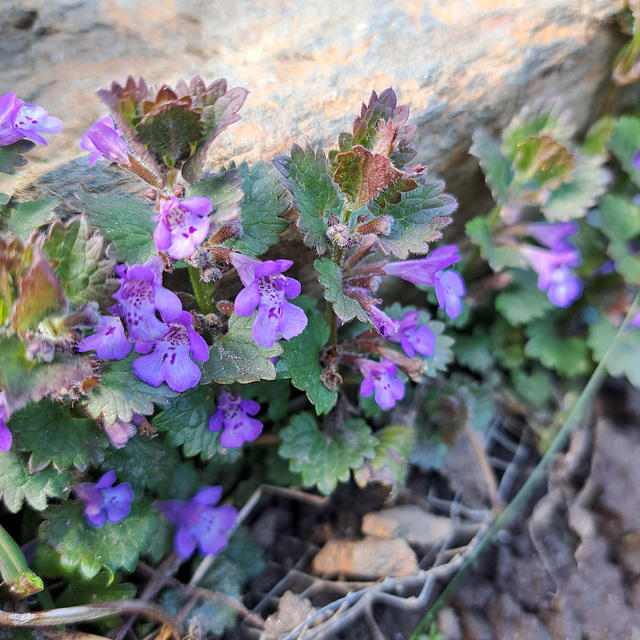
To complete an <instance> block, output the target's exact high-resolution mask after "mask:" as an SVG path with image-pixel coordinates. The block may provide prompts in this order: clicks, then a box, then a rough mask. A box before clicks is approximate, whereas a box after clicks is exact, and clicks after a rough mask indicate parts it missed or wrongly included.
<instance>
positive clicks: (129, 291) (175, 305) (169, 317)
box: [112, 264, 182, 341]
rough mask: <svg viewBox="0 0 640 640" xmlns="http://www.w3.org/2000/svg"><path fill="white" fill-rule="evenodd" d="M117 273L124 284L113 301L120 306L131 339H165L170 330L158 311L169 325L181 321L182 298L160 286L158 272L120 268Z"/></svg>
mask: <svg viewBox="0 0 640 640" xmlns="http://www.w3.org/2000/svg"><path fill="white" fill-rule="evenodd" d="M116 273H117V274H118V275H119V276H120V277H121V278H122V281H121V283H120V289H119V290H118V291H117V292H116V293H114V294H113V297H114V298H115V299H116V300H117V301H118V302H119V303H120V304H119V308H118V311H119V312H121V315H123V316H124V319H125V320H126V322H127V329H128V331H129V339H130V340H143V341H152V340H157V339H158V338H161V337H162V336H163V335H164V334H165V333H167V331H168V327H167V325H166V324H164V322H160V320H158V318H157V317H156V311H159V312H160V313H161V315H162V318H163V320H165V321H166V322H176V321H178V319H179V318H180V317H181V314H182V303H181V302H180V298H178V296H177V295H176V294H175V293H173V291H169V290H168V289H165V288H164V287H163V286H162V285H161V284H158V282H157V279H156V277H155V274H154V272H153V271H152V270H151V269H149V268H148V267H145V266H142V265H141V264H134V265H133V266H131V267H127V266H126V265H123V264H121V265H118V266H117V267H116ZM112 309H113V307H112Z"/></svg>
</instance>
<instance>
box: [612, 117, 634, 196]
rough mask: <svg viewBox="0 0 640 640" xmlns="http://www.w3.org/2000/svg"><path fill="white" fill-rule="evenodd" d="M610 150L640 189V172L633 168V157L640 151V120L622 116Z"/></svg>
mask: <svg viewBox="0 0 640 640" xmlns="http://www.w3.org/2000/svg"><path fill="white" fill-rule="evenodd" d="M609 148H610V149H611V151H613V155H614V156H615V157H616V158H617V159H618V161H619V162H620V164H621V165H622V168H623V169H624V170H625V172H626V174H627V175H628V176H629V177H630V178H631V180H632V181H633V182H634V184H635V185H636V186H637V187H640V171H638V170H637V169H636V168H635V167H634V166H633V156H634V154H635V153H636V151H637V150H638V149H640V118H638V117H637V116H621V117H620V119H619V120H618V121H617V122H616V124H615V125H614V127H613V134H612V135H611V138H610V139H609Z"/></svg>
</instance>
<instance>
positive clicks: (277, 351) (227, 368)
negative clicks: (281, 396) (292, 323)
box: [201, 314, 282, 384]
mask: <svg viewBox="0 0 640 640" xmlns="http://www.w3.org/2000/svg"><path fill="white" fill-rule="evenodd" d="M252 325H253V317H250V318H245V317H241V316H237V315H235V314H234V315H232V316H231V318H230V319H229V332H228V333H227V334H226V335H224V336H222V337H218V338H216V339H215V340H214V342H213V345H212V346H211V348H210V349H209V360H208V361H207V362H205V363H204V364H203V366H202V370H203V375H202V380H201V384H206V383H208V382H211V381H212V380H213V381H215V382H217V383H218V384H231V383H232V382H241V383H242V384H245V383H247V382H256V381H257V380H275V377H276V369H275V366H274V364H273V362H271V360H270V358H275V357H276V356H279V355H281V354H282V347H281V346H280V345H279V344H278V343H277V342H276V343H275V344H274V345H273V347H271V348H270V349H266V348H265V347H259V346H258V345H257V344H256V343H255V341H254V339H253V335H252V334H251V326H252Z"/></svg>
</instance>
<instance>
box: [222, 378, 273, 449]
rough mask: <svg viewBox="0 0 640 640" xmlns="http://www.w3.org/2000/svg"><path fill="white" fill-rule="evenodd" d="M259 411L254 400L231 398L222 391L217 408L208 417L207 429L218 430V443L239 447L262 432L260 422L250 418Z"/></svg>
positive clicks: (258, 406) (238, 397)
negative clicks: (219, 433) (220, 432)
mask: <svg viewBox="0 0 640 640" xmlns="http://www.w3.org/2000/svg"><path fill="white" fill-rule="evenodd" d="M258 411H260V405H259V404H258V403H257V402H256V401H255V400H243V399H242V398H241V397H240V396H237V397H236V398H233V396H232V395H231V394H230V393H228V392H227V391H223V392H222V393H221V394H220V398H219V399H218V410H217V411H216V412H215V413H214V414H213V415H212V416H211V418H209V430H210V431H220V429H222V428H224V430H223V431H222V434H221V435H220V444H222V445H223V446H224V447H229V448H234V447H241V446H242V445H243V443H245V442H251V441H252V440H255V439H256V438H257V437H258V436H259V435H260V433H261V432H262V422H260V420H256V419H255V418H251V417H250V416H254V415H255V414H256V413H258Z"/></svg>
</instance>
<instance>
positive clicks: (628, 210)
mask: <svg viewBox="0 0 640 640" xmlns="http://www.w3.org/2000/svg"><path fill="white" fill-rule="evenodd" d="M600 213H601V216H602V224H601V230H602V232H603V233H604V234H605V235H606V236H607V237H608V238H609V241H610V243H609V246H608V248H607V253H608V254H609V256H610V257H611V258H613V260H614V262H615V264H616V271H618V273H620V274H621V275H622V276H623V277H624V278H625V280H626V281H627V282H629V283H630V284H640V256H638V255H637V253H631V252H630V251H629V248H628V244H629V243H628V241H629V240H632V239H635V238H636V237H638V236H640V207H637V206H636V205H635V204H633V202H630V201H629V200H627V199H626V198H623V197H622V196H619V195H616V194H613V193H608V194H607V195H605V196H604V197H603V198H602V200H601V201H600Z"/></svg>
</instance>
